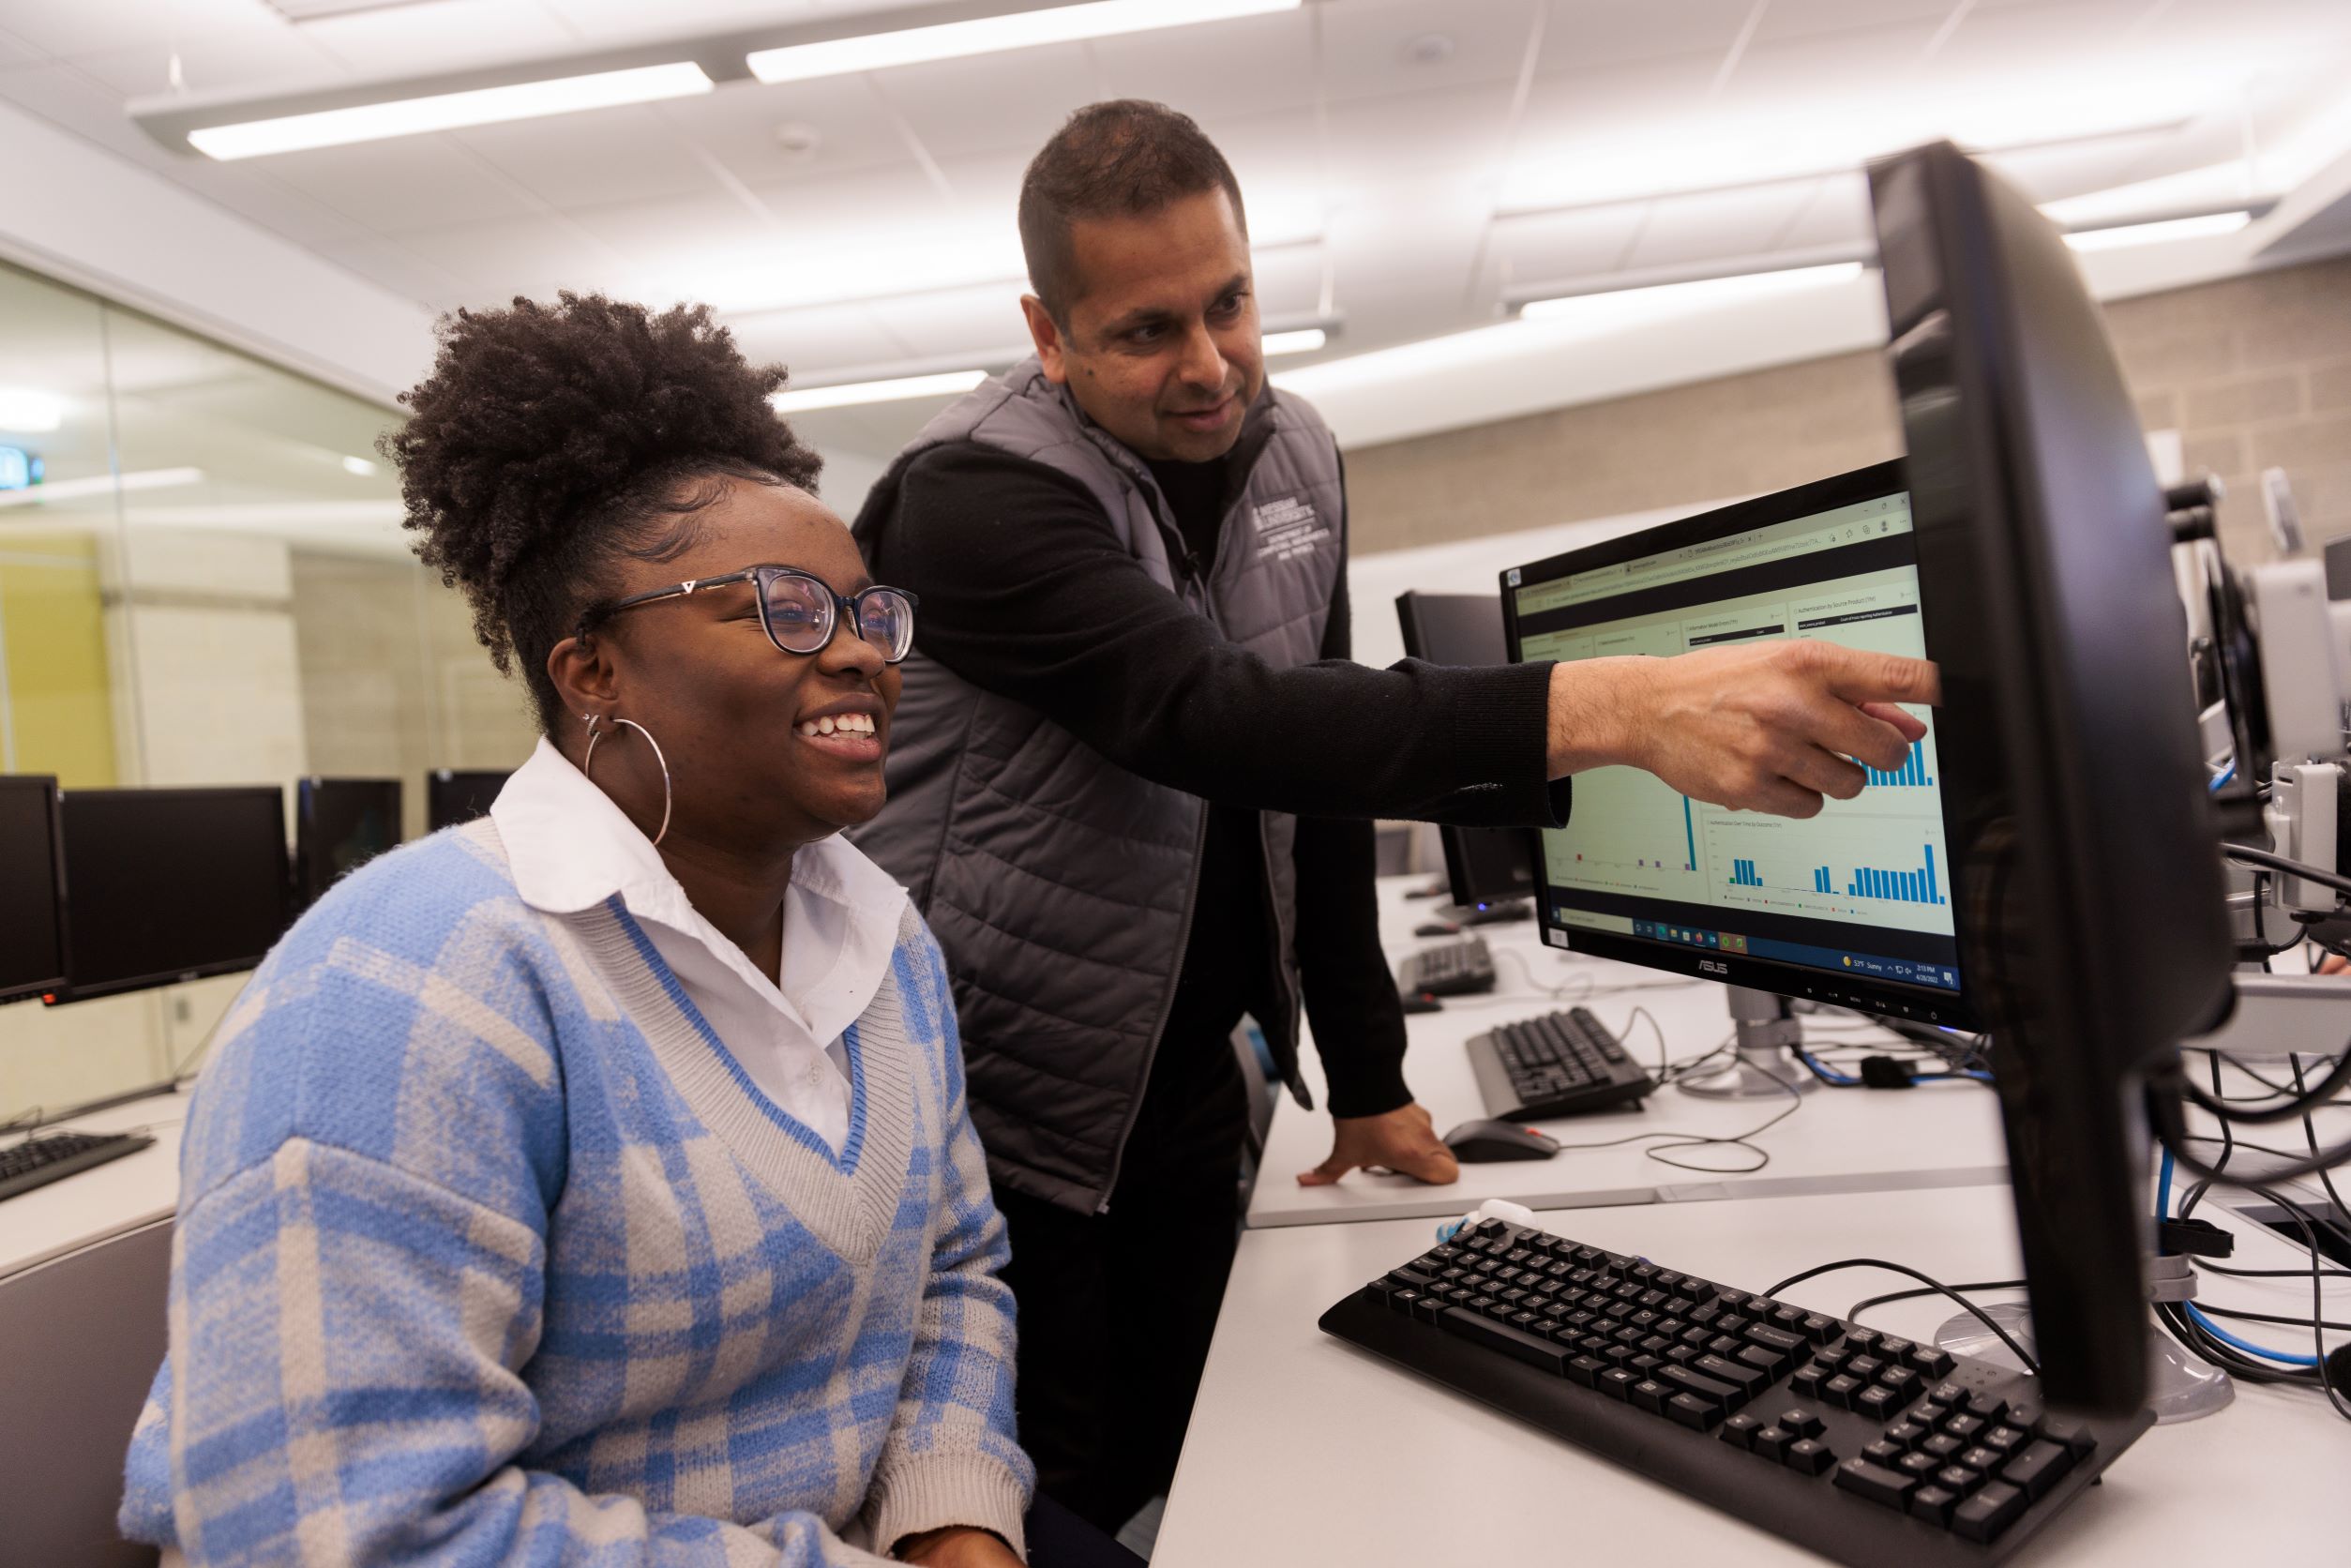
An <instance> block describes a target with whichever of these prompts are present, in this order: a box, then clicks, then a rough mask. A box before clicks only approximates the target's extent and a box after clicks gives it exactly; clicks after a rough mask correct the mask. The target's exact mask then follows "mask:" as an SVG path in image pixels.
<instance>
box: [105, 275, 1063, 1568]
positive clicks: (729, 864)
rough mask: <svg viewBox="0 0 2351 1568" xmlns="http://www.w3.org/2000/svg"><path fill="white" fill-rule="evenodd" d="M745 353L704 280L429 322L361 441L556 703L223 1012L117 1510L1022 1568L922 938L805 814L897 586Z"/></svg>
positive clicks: (881, 637)
mask: <svg viewBox="0 0 2351 1568" xmlns="http://www.w3.org/2000/svg"><path fill="white" fill-rule="evenodd" d="M783 379H784V378H783V372H782V371H781V370H780V369H775V368H766V369H761V368H755V367H752V366H750V365H747V364H746V363H745V362H744V360H743V359H742V357H741V355H740V354H737V353H736V351H735V348H734V345H733V343H732V341H731V339H729V337H728V335H727V333H726V332H725V331H724V330H723V329H721V328H718V327H716V326H715V325H713V324H712V323H711V322H710V320H709V317H708V314H707V312H706V311H704V310H702V309H673V310H670V311H667V312H664V313H661V314H654V313H650V312H648V311H646V310H644V309H640V308H639V307H636V306H631V305H624V304H617V303H614V302H613V301H610V300H608V299H604V298H601V297H596V296H586V297H575V296H572V295H568V294H566V295H564V296H562V298H561V299H560V301H559V302H558V303H556V304H554V305H552V306H542V305H536V304H533V303H531V302H529V301H520V300H519V301H517V302H516V303H515V305H514V307H513V308H512V309H506V310H495V311H488V312H481V313H475V312H460V313H459V314H458V315H457V316H456V317H454V318H453V319H452V320H450V321H449V322H448V323H446V324H445V327H444V330H443V340H442V349H441V354H440V358H439V361H438V363H437V364H436V366H435V368H434V371H433V374H432V376H431V377H430V379H429V380H427V381H426V382H425V383H424V384H421V385H420V386H418V387H417V388H416V389H415V390H414V391H413V392H412V393H410V394H409V395H408V398H407V399H406V401H407V402H408V404H409V406H410V408H411V409H412V410H413V411H414V418H413V419H412V420H411V421H410V423H409V424H408V425H407V426H406V427H405V428H404V429H403V430H401V431H400V432H399V434H398V435H396V436H394V437H393V438H391V439H390V440H389V441H388V442H387V443H386V445H385V451H386V454H387V455H388V456H390V457H391V458H392V459H393V460H395V461H396V462H397V463H398V464H399V469H400V475H401V484H402V490H403V494H404V496H405V499H406V503H407V511H408V525H409V526H410V527H411V528H412V529H414V530H415V531H416V532H417V533H418V535H420V536H421V543H420V545H419V553H420V554H421V555H422V556H423V557H424V559H425V560H426V562H427V563H428V564H429V565H432V566H435V567H438V568H439V569H440V570H441V572H442V573H443V575H444V577H445V579H446V580H449V581H450V582H452V583H453V584H455V585H456V586H458V587H460V588H461V589H462V590H463V591H464V593H465V595H466V596H467V597H468V599H469V600H470V601H471V603H472V605H473V608H474V612H475V629H476V631H477V633H478V634H479V636H480V638H481V641H482V642H483V643H484V644H485V645H486V646H487V647H488V649H489V651H490V657H491V658H492V659H493V660H494V661H496V662H497V663H498V665H499V666H500V668H501V669H505V668H508V667H510V666H511V665H514V664H518V663H519V664H520V667H521V671H522V673H523V675H524V677H525V679H526V680H527V682H528V683H529V686H530V689H531V693H532V697H533V700H534V701H535V705H536V708H537V711H538V715H539V718H540V721H541V724H542V726H543V728H544V730H545V731H546V738H545V739H542V740H541V741H540V743H539V746H538V749H537V751H536V752H535V755H534V756H533V757H532V759H531V761H529V762H527V763H525V764H524V765H523V767H522V768H521V769H520V770H519V771H518V772H517V773H516V774H515V775H514V776H513V778H512V779H511V780H510V781H509V782H508V783H507V785H506V787H505V791H504V792H503V793H501V794H500V796H499V798H498V800H497V803H496V804H495V806H493V807H492V808H491V810H490V815H489V816H488V817H487V818H485V819H481V820H479V821H476V822H472V823H469V824H467V825H466V826H464V827H461V828H455V829H451V830H448V831H446V832H444V833H441V834H438V835H435V836H434V837H431V838H429V839H426V840H424V841H423V842H421V843H419V844H414V845H412V846H410V847H408V848H406V849H403V850H400V851H398V852H393V853H391V854H387V855H384V856H383V857H381V858H380V859H378V860H376V861H374V862H372V863H370V864H369V866H367V867H364V868H363V869H361V870H360V871H358V872H356V873H354V875H352V876H351V877H349V878H347V879H345V880H344V881H343V882H340V883H339V884H338V885H337V886H336V887H335V889H334V890H333V891H332V892H331V893H329V894H328V895H327V896H326V897H324V898H323V899H322V900H321V901H320V902H319V903H318V904H317V905H315V906H314V907H313V908H312V910H311V911H310V912H309V914H308V915H306V916H305V917H304V919H303V920H302V921H301V923H300V924H299V925H297V926H296V927H295V928H294V931H293V932H292V933H291V934H289V935H288V937H287V938H286V939H285V941H284V942H282V943H280V945H279V948H278V949H277V951H276V952H275V953H273V954H272V955H271V957H270V958H269V959H268V961H267V962H266V963H265V964H264V967H263V968H262V970H261V971H260V972H258V973H257V975H256V976H255V979H254V982H253V984H252V986H251V987H250V988H249V989H248V991H247V993H246V995H245V997H244V999H243V1000H242V1001H241V1002H240V1003H238V1005H237V1006H236V1007H235V1008H234V1010H233V1012H232V1015H231V1018H230V1019H229V1020H228V1022H226V1023H224V1024H223V1026H222V1030H221V1039H220V1042H219V1045H218V1046H217V1047H216V1048H215V1052H214V1060H213V1063H212V1066H211V1069H210V1071H209V1072H208V1073H207V1074H206V1076H205V1078H204V1079H203V1083H202V1085H201V1086H200V1088H199V1089H198V1091H197V1093H196V1097H195V1102H194V1106H193V1108H192V1110H191V1113H190V1116H189V1118H188V1134H187V1142H186V1150H187V1153H186V1156H185V1163H186V1173H185V1177H184V1181H183V1185H182V1199H181V1209H180V1214H179V1222H178V1238H177V1239H178V1250H179V1256H178V1262H177V1267H176V1269H175V1277H174V1280H173V1307H174V1309H173V1329H172V1337H171V1349H170V1355H169V1358H168V1359H167V1361H166V1362H165V1364H164V1367H163V1369H162V1371H161V1372H160V1373H159V1374H158V1379H157V1382H156V1388H155V1398H154V1400H153V1402H152V1403H151V1405H150V1406H149V1409H148V1410H147V1413H146V1415H145V1416H144V1418H143V1421H142V1423H141V1425H140V1429H139V1432H138V1435H137V1437H136V1438H135V1440H134V1442H133V1446H132V1451H131V1455H130V1460H129V1477H128V1487H127V1491H126V1495H125V1501H124V1526H125V1529H126V1531H127V1533H128V1534H130V1535H132V1536H134V1537H137V1538H141V1539H144V1540H149V1541H155V1542H158V1543H161V1544H165V1545H173V1546H176V1547H177V1548H178V1549H179V1551H180V1552H181V1553H182V1554H184V1556H185V1557H186V1558H187V1559H188V1560H189V1561H190V1562H212V1561H221V1562H227V1561H239V1562H243V1561H250V1560H259V1559H263V1558H274V1557H279V1556H284V1555H288V1554H289V1553H291V1552H293V1551H294V1549H295V1545H294V1544H295V1543H296V1542H297V1541H298V1542H299V1543H300V1549H301V1551H302V1553H303V1555H324V1556H327V1557H333V1558H336V1559H337V1560H344V1559H350V1560H359V1559H363V1558H364V1559H366V1560H370V1561H383V1562H406V1561H410V1560H423V1558H425V1557H426V1556H430V1557H432V1558H433V1559H434V1560H443V1559H444V1558H445V1557H446V1556H448V1555H450V1554H454V1555H457V1556H462V1557H464V1558H465V1559H466V1560H475V1561H485V1562H489V1561H496V1562H539V1561H553V1560H570V1559H571V1558H573V1557H575V1556H585V1555H589V1554H591V1553H595V1552H599V1551H609V1550H610V1547H611V1546H612V1545H613V1544H614V1543H615V1542H616V1541H619V1540H621V1539H622V1538H624V1537H625V1538H626V1539H627V1541H628V1543H629V1545H627V1546H626V1547H625V1548H624V1549H625V1551H626V1552H628V1553H629V1554H630V1555H631V1556H632V1557H634V1556H637V1555H645V1556H659V1557H660V1558H661V1560H665V1561H668V1560H676V1561H680V1562H685V1561H689V1560H690V1561H696V1562H700V1561H711V1562H717V1561H720V1560H727V1561H732V1560H742V1559H744V1558H745V1557H746V1556H747V1557H751V1558H755V1559H756V1560H761V1561H781V1562H785V1563H792V1564H798V1563H811V1564H813V1563H818V1562H827V1563H829V1562H836V1561H842V1560H871V1559H870V1558H868V1557H867V1556H865V1555H864V1553H863V1552H862V1551H859V1550H857V1549H856V1548H860V1547H862V1548H865V1549H867V1550H881V1551H891V1552H894V1553H895V1554H896V1555H897V1556H898V1557H900V1558H901V1559H903V1560H910V1561H918V1562H928V1563H932V1564H971V1565H980V1568H1004V1565H1008V1564H1012V1563H1014V1562H1016V1561H1017V1558H1016V1556H1015V1553H1016V1552H1017V1551H1018V1550H1019V1549H1020V1547H1021V1545H1022V1542H1023V1537H1024V1529H1025V1527H1024V1518H1023V1515H1024V1514H1025V1512H1026V1510H1027V1507H1028V1503H1029V1493H1030V1487H1031V1479H1032V1470H1031V1468H1030V1465H1029V1461H1028V1459H1027V1457H1026V1456H1025V1455H1023V1454H1022V1453H1021V1451H1020V1449H1019V1447H1018V1445H1017V1443H1016V1442H1015V1440H1014V1438H1013V1432H1012V1369H1011V1367H1012V1364H1011V1357H1012V1304H1011V1298H1010V1296H1009V1294H1008V1292H1007V1291H1006V1289H1005V1288H1004V1286H1003V1285H1002V1282H1001V1281H1000V1280H999V1279H998V1277H997V1274H998V1271H999V1269H1000V1268H1001V1267H1002V1263H1003V1261H1004V1258H1005V1255H1006V1254H1005V1245H1004V1233H1003V1226H1002V1221H1001V1220H1000V1219H999V1218H998V1216H997V1214H996V1210H995V1207H994V1205H993V1203H992V1201H991V1199H990V1197H989V1193H988V1185H987V1173H986V1169H985V1167H984V1164H983V1161H982V1158H981V1154H980V1150H979V1145H978V1142H977V1140H976V1138H974V1136H973V1133H972V1124H971V1121H970V1118H969V1116H968V1115H967V1113H966V1111H965V1104H964V1091H963V1067H962V1062H961V1057H960V1051H959V1047H958V1044H957V1035H956V1028H955V1019H954V1014H953V1011H952V1006H951V1004H950V1003H949V1000H948V995H947V989H946V976H945V971H944V966H943V964H942V959H941V957H940V954H939V949H938V947H937V944H936V943H935V942H933V941H932V939H931V936H930V932H929V930H928V929H927V927H925V926H924V924H923V922H922V920H921V919H920V917H919V916H917V915H916V914H915V913H914V912H913V910H912V906H911V904H910V903H909V901H908V899H907V897H906V893H905V891H904V889H902V888H900V887H899V886H898V885H897V883H896V882H893V881H892V880H891V879H890V878H889V877H888V876H887V875H886V874H884V873H883V872H882V871H881V870H880V869H879V868H878V867H875V866H874V865H873V864H872V863H871V862H870V861H868V860H867V859H866V857H865V856H864V855H863V854H861V853H859V852H857V851H856V850H855V849H853V848H851V847H850V846H849V845H847V844H846V843H844V842H843V841H841V840H840V839H839V838H838V837H836V835H837V833H838V830H839V829H841V828H842V827H844V826H848V825H851V824H853V823H858V822H865V821H867V819H868V818H870V817H872V816H873V814H874V813H875V812H876V811H878V810H879V809H880V808H881V807H882V797H883V785H882V758H883V755H884V753H885V751H886V748H887V746H888V744H889V736H890V715H891V711H892V709H893V708H894V707H895V705H896V703H897V695H898V671H897V661H898V660H899V659H901V658H903V657H904V656H905V655H906V653H907V651H908V648H909V646H910V645H911V642H912V628H913V620H912V618H913V612H914V605H913V601H912V597H911V596H908V595H905V594H902V593H899V592H898V591H897V590H895V589H891V588H887V587H883V586H881V585H878V584H875V583H872V582H870V581H868V580H867V578H866V575H865V568H864V565H863V563H862V561H861V560H860V558H859V555H858V552H857V550H856V547H855V546H854V545H853V544H852V543H851V539H850V535H849V532H848V530H847V529H846V528H845V527H844V526H843V525H842V523H841V521H840V520H839V519H838V518H836V517H835V516H834V515H833V513H832V512H831V511H829V510H828V509H827V508H826V507H825V506H824V505H823V503H822V502H821V501H819V500H818V499H817V497H816V495H815V493H814V489H813V487H814V483H815V479H816V475H817V468H818V462H817V459H816V457H815V455H814V454H813V453H812V452H810V451H809V450H808V449H807V448H806V447H805V446H803V445H800V444H799V443H798V442H797V441H796V440H794V439H793V437H792V435H791V432H790V430H787V429H786V428H785V427H784V426H783V425H782V424H781V423H780V422H779V421H778V420H777V419H776V416H775V415H774V413H773V412H772V410H771V408H770V406H769V403H768V397H769V395H770V394H771V393H773V392H774V391H775V390H776V387H777V386H778V385H780V384H781V383H782V381H783ZM255 1325H262V1327H261V1330H260V1332H258V1333H257V1332H254V1326H255ZM261 1431H267V1432H269V1433H272V1434H275V1437H274V1438H273V1439H271V1440H264V1441H259V1442H256V1441H255V1440H251V1439H250V1438H249V1436H248V1434H251V1433H254V1432H261ZM232 1450H234V1454H235V1455H236V1457H235V1458H234V1460H233V1461H231V1462H229V1463H228V1464H227V1465H226V1466H225V1467H224V1466H222V1465H219V1464H215V1463H213V1462H211V1461H209V1460H203V1459H201V1458H200V1457H199V1458H198V1460H197V1462H193V1463H191V1457H192V1456H201V1455H205V1454H226V1453H229V1452H230V1451H232ZM361 1496H364V1497H365V1498H366V1499H367V1501H366V1503H365V1504H364V1505H356V1506H355V1505H354V1502H353V1500H354V1498H358V1497H361ZM257 1497H274V1498H279V1499H282V1500H284V1501H283V1504H282V1506H278V1505H273V1506H269V1507H263V1508H257V1507H255V1506H253V1505H252V1500H253V1499H255V1498H257ZM656 1543H658V1545H656Z"/></svg>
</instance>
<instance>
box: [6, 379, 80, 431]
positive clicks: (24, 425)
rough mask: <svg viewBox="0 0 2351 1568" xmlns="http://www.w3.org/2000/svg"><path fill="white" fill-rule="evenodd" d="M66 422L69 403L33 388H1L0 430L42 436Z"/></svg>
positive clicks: (54, 395)
mask: <svg viewBox="0 0 2351 1568" xmlns="http://www.w3.org/2000/svg"><path fill="white" fill-rule="evenodd" d="M65 420H66V400H65V399H63V398H61V397H59V396H58V395H57V394H56V393H54V392H43V391H41V390H40V389H39V388H38V387H32V386H0V430H16V431H21V432H23V434H26V435H42V434H46V433H47V432H48V431H51V430H55V429H56V428H57V427H58V426H60V425H62V424H64V423H65Z"/></svg>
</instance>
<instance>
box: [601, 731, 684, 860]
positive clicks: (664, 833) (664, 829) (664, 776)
mask: <svg viewBox="0 0 2351 1568" xmlns="http://www.w3.org/2000/svg"><path fill="white" fill-rule="evenodd" d="M612 722H613V723H615V724H625V725H627V726H628V727H629V728H630V729H631V730H634V731H637V732H638V733H639V734H640V735H642V736H644V737H645V744H646V745H647V746H651V747H653V760H654V761H656V762H658V763H659V764H660V765H661V830H660V831H659V832H657V833H656V834H655V835H654V836H653V847H654V848H655V849H656V850H657V849H659V848H660V847H661V840H663V839H664V838H667V837H669V836H670V807H671V801H672V798H673V797H672V796H671V792H670V760H669V759H668V758H667V757H664V756H663V755H661V743H660V742H659V741H657V740H655V739H654V738H653V731H650V730H648V729H646V728H645V727H644V726H643V725H641V724H640V723H638V722H637V721H636V720H635V719H633V718H615V719H613V720H612ZM610 733H611V731H610V730H599V729H597V728H596V716H595V715H594V714H590V715H589V716H588V754H587V755H586V756H585V757H582V758H581V759H580V775H581V776H583V777H585V778H588V779H590V780H593V779H594V778H595V745H596V742H598V741H600V740H602V739H603V738H604V737H605V736H606V735H609V734H610Z"/></svg>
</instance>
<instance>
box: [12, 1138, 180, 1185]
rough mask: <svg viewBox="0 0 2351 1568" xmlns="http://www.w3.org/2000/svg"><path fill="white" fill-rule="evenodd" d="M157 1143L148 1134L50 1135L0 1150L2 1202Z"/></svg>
mask: <svg viewBox="0 0 2351 1568" xmlns="http://www.w3.org/2000/svg"><path fill="white" fill-rule="evenodd" d="M154 1141H155V1139H154V1138H149V1137H148V1136H147V1135H146V1134H144V1133H50V1134H47V1135H46V1136H35V1137H33V1138H27V1139H25V1140H24V1141H23V1143H20V1144H17V1145H16V1146H15V1147H14V1148H10V1149H0V1199H9V1198H14V1197H15V1196H16V1195H17V1194H18V1193H21V1192H30V1191H32V1190H33V1189H34V1188H35V1187H43V1186H47V1185H48V1184H50V1183H52V1182H54V1181H57V1180H58V1179H60V1178H61V1177H66V1176H70V1175H72V1174H73V1173H74V1172H75V1171H77V1170H87V1169H89V1168H90V1167H92V1166H94V1165H104V1164H105V1163H106V1162H107V1161H108V1160H118V1159H121V1158H122V1157H123V1156H124V1155H125V1154H135V1153H138V1152H139V1151H140V1150H142V1149H144V1148H145V1147H146V1146H147V1145H149V1144H150V1143H153V1142H154Z"/></svg>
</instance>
